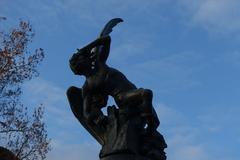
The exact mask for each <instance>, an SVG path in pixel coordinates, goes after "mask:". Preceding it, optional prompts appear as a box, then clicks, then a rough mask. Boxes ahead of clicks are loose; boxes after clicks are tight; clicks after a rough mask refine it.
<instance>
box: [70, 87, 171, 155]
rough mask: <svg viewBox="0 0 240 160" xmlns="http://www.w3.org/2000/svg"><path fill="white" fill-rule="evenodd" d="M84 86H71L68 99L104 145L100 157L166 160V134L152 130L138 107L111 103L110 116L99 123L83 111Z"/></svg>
mask: <svg viewBox="0 0 240 160" xmlns="http://www.w3.org/2000/svg"><path fill="white" fill-rule="evenodd" d="M81 94H82V92H81V89H78V88H76V87H71V88H69V90H68V93H67V95H68V99H69V102H70V106H71V109H72V111H73V113H74V115H75V116H76V118H77V119H78V120H79V122H80V123H81V124H82V125H83V126H84V127H85V128H86V129H87V130H88V131H89V133H91V134H92V135H93V137H94V138H96V140H97V141H98V142H99V143H100V144H101V145H102V149H101V151H100V154H99V157H100V160H166V154H165V152H164V149H165V148H166V147H167V144H166V143H165V140H164V138H163V136H162V135H161V134H160V133H159V132H158V131H157V130H153V131H149V130H148V129H147V128H145V126H146V121H145V120H144V118H143V117H142V116H140V112H139V109H138V107H125V108H118V107H116V106H114V105H113V106H108V108H107V115H104V117H103V118H101V119H102V120H101V121H100V122H99V123H98V124H95V123H93V122H89V121H88V120H87V118H86V117H84V114H82V113H83V105H82V99H81V97H82V95H81Z"/></svg>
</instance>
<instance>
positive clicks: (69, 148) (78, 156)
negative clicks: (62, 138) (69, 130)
mask: <svg viewBox="0 0 240 160" xmlns="http://www.w3.org/2000/svg"><path fill="white" fill-rule="evenodd" d="M52 148H53V150H52V151H51V152H50V153H49V154H48V156H47V160H68V159H69V160H97V159H98V152H99V150H100V148H99V145H98V144H96V143H83V144H65V143H61V142H57V141H54V142H52Z"/></svg>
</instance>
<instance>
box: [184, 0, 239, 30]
mask: <svg viewBox="0 0 240 160" xmlns="http://www.w3.org/2000/svg"><path fill="white" fill-rule="evenodd" d="M179 4H180V6H182V7H183V11H182V12H185V15H188V16H189V17H190V20H191V22H193V23H194V24H196V25H200V26H202V27H204V28H205V29H207V30H209V31H211V32H215V33H222V34H229V33H236V32H239V31H240V10H239V7H240V3H239V1H238V0H202V1H192V0H179Z"/></svg>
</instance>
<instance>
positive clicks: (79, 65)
mask: <svg viewBox="0 0 240 160" xmlns="http://www.w3.org/2000/svg"><path fill="white" fill-rule="evenodd" d="M69 63H70V68H71V70H72V71H73V73H74V74H77V75H87V74H88V73H89V72H91V70H92V60H91V58H90V52H89V51H82V50H78V52H77V53H74V54H73V56H72V57H71V59H70V60H69Z"/></svg>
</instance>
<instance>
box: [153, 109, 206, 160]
mask: <svg viewBox="0 0 240 160" xmlns="http://www.w3.org/2000/svg"><path fill="white" fill-rule="evenodd" d="M156 111H157V113H158V115H160V116H159V117H160V121H161V125H160V130H161V133H162V134H163V135H166V136H165V140H166V142H167V144H168V148H167V149H166V152H167V156H168V159H171V160H192V159H194V160H208V159H209V156H210V155H209V153H207V150H206V149H205V146H204V144H203V143H202V142H200V141H198V136H199V132H200V130H199V129H197V128H195V127H193V126H192V125H191V123H190V121H189V119H188V118H187V116H186V115H185V114H184V113H181V112H180V111H178V110H176V109H174V108H173V107H169V106H167V105H164V104H158V105H157V107H156Z"/></svg>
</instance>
